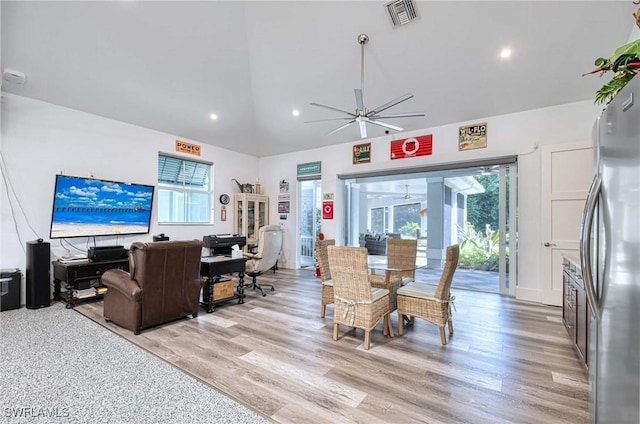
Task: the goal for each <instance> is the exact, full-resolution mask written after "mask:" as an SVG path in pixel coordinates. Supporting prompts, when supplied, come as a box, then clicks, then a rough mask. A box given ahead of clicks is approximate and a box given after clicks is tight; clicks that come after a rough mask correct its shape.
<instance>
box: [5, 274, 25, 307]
mask: <svg viewBox="0 0 640 424" xmlns="http://www.w3.org/2000/svg"><path fill="white" fill-rule="evenodd" d="M21 281H22V274H21V273H20V270H19V269H17V268H15V269H2V270H0V286H1V289H0V293H1V295H2V297H0V311H8V310H9V309H19V308H20V284H21Z"/></svg>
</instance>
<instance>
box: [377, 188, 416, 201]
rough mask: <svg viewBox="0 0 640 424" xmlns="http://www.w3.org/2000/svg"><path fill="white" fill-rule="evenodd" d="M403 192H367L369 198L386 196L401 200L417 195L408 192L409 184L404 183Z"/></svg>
mask: <svg viewBox="0 0 640 424" xmlns="http://www.w3.org/2000/svg"><path fill="white" fill-rule="evenodd" d="M405 190H406V191H405V194H403V195H397V194H391V193H377V194H375V193H371V192H370V193H368V195H369V198H378V199H383V198H387V199H402V200H409V199H413V198H417V197H419V196H416V195H414V194H409V184H405Z"/></svg>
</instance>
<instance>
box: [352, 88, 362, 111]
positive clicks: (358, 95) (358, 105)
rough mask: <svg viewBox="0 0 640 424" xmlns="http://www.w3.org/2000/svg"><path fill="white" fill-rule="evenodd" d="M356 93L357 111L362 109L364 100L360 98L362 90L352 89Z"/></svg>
mask: <svg viewBox="0 0 640 424" xmlns="http://www.w3.org/2000/svg"><path fill="white" fill-rule="evenodd" d="M353 91H355V93H356V107H357V108H358V112H360V111H363V110H364V100H363V98H362V90H361V89H359V88H356V89H354V90H353Z"/></svg>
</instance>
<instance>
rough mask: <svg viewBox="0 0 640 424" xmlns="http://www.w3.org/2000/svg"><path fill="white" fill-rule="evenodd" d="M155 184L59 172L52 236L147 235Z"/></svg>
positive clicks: (55, 193) (52, 219)
mask: <svg viewBox="0 0 640 424" xmlns="http://www.w3.org/2000/svg"><path fill="white" fill-rule="evenodd" d="M153 192H154V186H149V185H143V184H131V183H124V182H117V181H106V180H99V179H95V178H81V177H71V176H67V175H56V186H55V192H54V198H53V210H52V214H51V234H50V236H51V238H52V239H54V238H67V237H93V236H108V235H124V234H147V233H149V229H150V228H149V227H150V223H151V205H152V204H153Z"/></svg>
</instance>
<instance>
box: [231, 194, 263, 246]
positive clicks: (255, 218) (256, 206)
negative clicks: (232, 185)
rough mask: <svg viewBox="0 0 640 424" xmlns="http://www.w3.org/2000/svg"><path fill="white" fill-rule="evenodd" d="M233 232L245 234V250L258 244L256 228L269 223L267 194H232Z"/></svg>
mask: <svg viewBox="0 0 640 424" xmlns="http://www.w3.org/2000/svg"><path fill="white" fill-rule="evenodd" d="M234 210H235V233H236V234H240V235H242V236H245V237H246V238H247V244H246V245H245V248H244V250H245V251H247V250H249V251H250V249H251V248H252V247H255V246H257V245H258V230H259V229H260V227H263V226H265V225H269V196H265V195H261V194H251V193H237V194H235V196H234Z"/></svg>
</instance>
